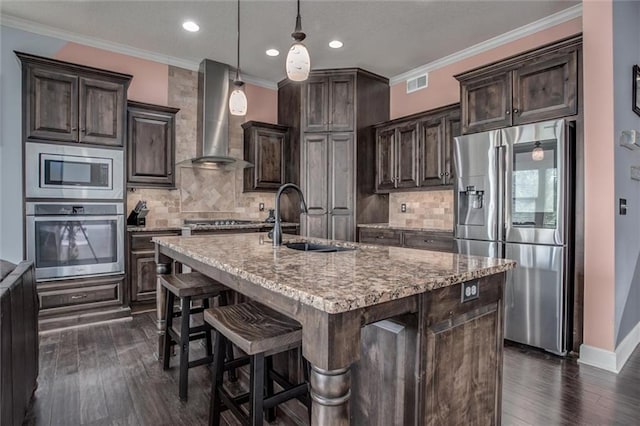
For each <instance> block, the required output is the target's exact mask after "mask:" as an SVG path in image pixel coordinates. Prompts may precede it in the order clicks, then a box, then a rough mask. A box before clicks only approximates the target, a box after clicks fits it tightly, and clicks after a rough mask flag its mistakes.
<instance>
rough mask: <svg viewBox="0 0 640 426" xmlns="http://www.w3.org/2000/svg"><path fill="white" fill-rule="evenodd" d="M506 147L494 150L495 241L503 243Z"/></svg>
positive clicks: (502, 146)
mask: <svg viewBox="0 0 640 426" xmlns="http://www.w3.org/2000/svg"><path fill="white" fill-rule="evenodd" d="M505 162H506V147H505V146H504V145H500V146H498V147H497V148H496V163H497V165H498V179H497V180H498V197H497V198H498V212H497V213H498V214H497V216H498V220H497V227H498V233H497V240H498V241H499V242H502V241H504V238H505V203H506V199H505V180H506V164H505Z"/></svg>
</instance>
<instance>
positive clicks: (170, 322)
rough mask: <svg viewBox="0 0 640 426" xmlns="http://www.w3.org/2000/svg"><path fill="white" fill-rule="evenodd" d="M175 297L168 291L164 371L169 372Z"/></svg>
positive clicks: (163, 352)
mask: <svg viewBox="0 0 640 426" xmlns="http://www.w3.org/2000/svg"><path fill="white" fill-rule="evenodd" d="M174 297H175V296H174V295H173V293H171V292H170V291H167V308H166V309H165V311H164V312H165V314H164V324H165V330H164V345H163V346H164V347H163V348H162V369H163V370H168V369H169V364H170V361H171V333H169V330H171V327H173V303H174V300H175V299H174Z"/></svg>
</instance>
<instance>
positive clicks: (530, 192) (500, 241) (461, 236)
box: [454, 120, 572, 355]
mask: <svg viewBox="0 0 640 426" xmlns="http://www.w3.org/2000/svg"><path fill="white" fill-rule="evenodd" d="M566 135H567V124H566V123H565V121H564V120H557V121H548V122H544V123H535V124H529V125H524V126H519V127H511V128H507V129H502V130H496V131H490V132H484V133H477V134H472V135H467V136H460V137H457V138H455V148H454V149H455V153H454V163H455V168H456V169H455V170H456V176H457V182H456V197H455V201H456V209H455V210H456V226H455V237H456V245H457V249H458V252H459V253H463V254H470V255H478V256H489V257H505V258H508V259H513V260H515V261H517V262H518V267H517V268H516V269H515V270H514V271H511V272H509V273H508V276H507V284H506V291H505V338H506V339H509V340H513V341H516V342H520V343H525V344H527V345H531V346H536V347H539V348H543V349H545V350H547V351H549V352H553V353H555V354H559V355H564V354H566V352H567V348H568V327H569V325H570V317H569V313H570V304H569V297H570V291H569V288H570V286H569V281H570V280H569V271H570V269H571V268H570V265H569V258H568V251H569V246H568V242H569V238H568V235H569V234H568V229H569V226H567V221H568V209H569V207H570V206H571V203H569V202H568V199H569V197H568V188H569V182H570V179H571V176H572V167H571V166H570V165H569V162H568V161H567V149H568V147H569V145H570V143H571V141H570V140H568V138H567V137H566Z"/></svg>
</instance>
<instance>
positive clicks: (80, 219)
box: [29, 214, 124, 222]
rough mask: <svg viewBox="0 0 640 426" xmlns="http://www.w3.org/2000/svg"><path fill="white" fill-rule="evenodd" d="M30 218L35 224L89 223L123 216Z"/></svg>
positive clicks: (33, 216)
mask: <svg viewBox="0 0 640 426" xmlns="http://www.w3.org/2000/svg"><path fill="white" fill-rule="evenodd" d="M29 217H30V218H33V220H34V221H36V222H44V221H48V222H51V221H56V222H91V221H96V220H116V221H117V220H118V219H120V218H122V217H124V215H121V214H117V215H105V216H90V215H80V214H79V215H68V216H35V215H31V216H29Z"/></svg>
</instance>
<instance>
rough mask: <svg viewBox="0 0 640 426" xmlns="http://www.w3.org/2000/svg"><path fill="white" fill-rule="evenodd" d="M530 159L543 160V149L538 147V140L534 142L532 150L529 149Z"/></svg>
mask: <svg viewBox="0 0 640 426" xmlns="http://www.w3.org/2000/svg"><path fill="white" fill-rule="evenodd" d="M531 159H532V160H533V161H542V160H544V150H543V149H542V147H540V142H536V143H535V144H534V148H533V151H531Z"/></svg>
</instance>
